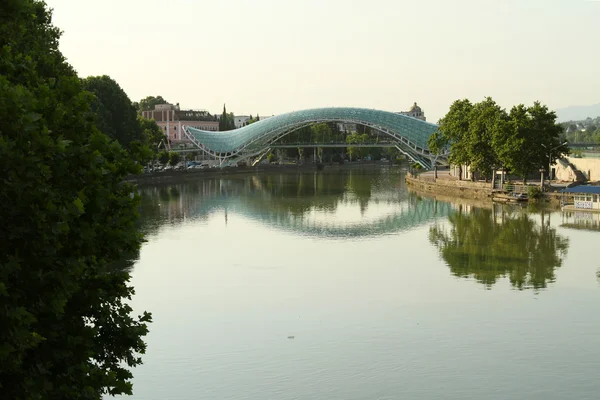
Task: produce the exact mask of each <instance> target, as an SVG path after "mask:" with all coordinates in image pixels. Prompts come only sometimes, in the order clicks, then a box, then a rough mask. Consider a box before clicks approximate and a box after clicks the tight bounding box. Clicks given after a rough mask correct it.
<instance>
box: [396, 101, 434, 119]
mask: <svg viewBox="0 0 600 400" xmlns="http://www.w3.org/2000/svg"><path fill="white" fill-rule="evenodd" d="M398 114H402V115H407V116H409V117H413V118H418V119H420V120H423V121H427V119H425V113H424V112H423V110H421V107H419V106H418V105H417V102H415V104H413V105H412V107H411V108H410V109H409V110H408V111H399V112H398Z"/></svg>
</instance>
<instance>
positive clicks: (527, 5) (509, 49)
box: [46, 0, 600, 122]
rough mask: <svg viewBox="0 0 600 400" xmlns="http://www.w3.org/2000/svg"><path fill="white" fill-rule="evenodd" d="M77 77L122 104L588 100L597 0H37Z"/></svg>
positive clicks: (595, 69) (596, 95)
mask: <svg viewBox="0 0 600 400" xmlns="http://www.w3.org/2000/svg"><path fill="white" fill-rule="evenodd" d="M46 2H47V4H48V6H49V7H50V8H53V9H54V24H55V25H56V26H58V27H59V28H60V29H61V30H62V31H63V32H64V33H63V36H62V38H61V41H60V49H61V51H62V52H63V54H64V55H65V56H66V57H67V59H68V61H69V62H70V63H71V64H72V65H73V67H74V68H75V69H76V70H77V72H78V74H79V75H80V76H81V77H86V76H90V75H109V76H110V77H112V78H113V79H115V80H116V81H117V82H118V83H119V84H120V85H121V87H122V88H123V89H124V90H125V92H126V93H127V94H128V95H129V97H130V98H131V100H132V101H138V100H140V99H141V98H144V97H146V96H149V95H153V96H156V95H162V96H163V97H164V98H165V99H167V100H168V101H169V102H171V103H179V104H180V106H181V107H182V108H186V109H187V108H193V109H205V110H208V111H210V112H211V113H220V112H221V110H222V108H223V104H224V103H226V104H227V110H228V111H233V112H234V113H235V114H236V115H248V114H253V115H255V114H256V113H259V114H260V115H273V114H275V115H277V114H282V113H284V112H289V111H294V110H301V109H306V108H313V107H325V106H348V107H366V108H375V109H381V110H388V111H404V110H407V109H408V108H409V107H410V106H411V105H412V104H413V103H414V102H417V103H418V104H419V105H420V106H421V107H422V108H423V111H424V112H425V116H426V117H427V120H428V121H431V122H437V120H438V119H439V118H441V117H443V116H444V114H445V113H446V112H447V111H448V108H449V106H450V104H452V102H453V101H454V100H457V99H463V98H469V99H471V100H472V101H480V100H482V99H483V98H484V97H486V96H491V97H492V98H494V100H496V101H497V102H498V103H499V104H500V105H501V106H503V107H506V108H507V109H509V108H510V107H511V106H512V105H514V104H519V103H524V104H531V103H532V102H534V101H536V100H538V101H541V102H542V103H544V104H546V105H548V107H550V108H551V109H557V108H562V107H566V106H571V105H587V104H597V103H600V23H599V22H598V21H600V0H598V1H596V0H413V1H406V0H370V1H355V0H212V1H206V0H168V1H167V0H162V1H159V0H143V1H142V0H120V1H116V0H104V1H99V0H78V1H73V0H46Z"/></svg>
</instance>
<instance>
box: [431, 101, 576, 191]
mask: <svg viewBox="0 0 600 400" xmlns="http://www.w3.org/2000/svg"><path fill="white" fill-rule="evenodd" d="M562 133H563V127H562V126H561V125H560V124H558V123H557V122H556V114H555V112H554V111H550V110H548V107H546V106H545V105H542V104H540V103H539V102H535V103H533V105H532V106H529V107H527V106H525V105H523V104H519V105H516V106H513V107H512V108H511V109H510V111H509V112H507V111H506V110H505V109H503V108H502V107H500V106H499V105H498V104H497V103H496V102H495V101H494V100H493V99H492V98H491V97H488V98H486V99H484V100H483V101H481V102H479V103H471V102H470V101H469V100H468V99H463V100H456V101H455V102H454V103H452V105H451V106H450V110H449V111H448V113H447V114H446V115H445V116H444V117H443V118H442V119H441V120H440V121H439V129H438V131H437V132H435V133H434V134H433V135H432V136H431V137H430V138H429V142H428V145H429V148H430V150H431V151H432V152H434V153H436V154H441V153H443V152H444V151H449V161H450V163H451V164H454V165H459V166H468V167H469V168H470V169H471V171H472V172H474V173H475V174H477V175H479V176H481V177H483V178H486V179H488V178H490V177H491V176H492V174H493V173H494V170H497V169H499V168H503V169H505V170H506V171H508V172H509V173H512V174H515V175H517V176H520V177H522V178H523V179H526V178H527V176H529V175H530V174H531V173H533V172H537V171H539V169H540V168H546V169H547V168H548V165H549V164H550V163H554V161H555V160H557V159H558V158H560V157H562V156H564V155H565V154H568V153H569V148H568V144H566V143H564V142H563V141H562V140H561V139H562V136H561V135H562Z"/></svg>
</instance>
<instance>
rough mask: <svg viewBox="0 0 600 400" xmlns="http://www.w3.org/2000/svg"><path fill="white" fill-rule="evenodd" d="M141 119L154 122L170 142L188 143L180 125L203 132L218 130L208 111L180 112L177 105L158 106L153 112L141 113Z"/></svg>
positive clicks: (217, 123)
mask: <svg viewBox="0 0 600 400" xmlns="http://www.w3.org/2000/svg"><path fill="white" fill-rule="evenodd" d="M142 117H144V118H147V119H153V120H154V121H156V123H157V124H158V126H160V127H161V129H162V130H163V132H164V134H165V136H167V137H168V138H169V140H170V141H171V142H178V143H186V142H189V140H188V139H187V138H186V137H185V135H184V134H183V131H182V130H181V126H182V125H187V126H191V127H194V128H197V129H202V130H205V131H218V130H219V121H217V118H216V117H214V116H213V115H211V114H210V113H209V112H208V111H204V110H180V109H179V104H177V105H173V104H158V105H156V106H155V107H154V110H150V111H142Z"/></svg>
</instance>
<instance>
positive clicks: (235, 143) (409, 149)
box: [182, 107, 438, 169]
mask: <svg viewBox="0 0 600 400" xmlns="http://www.w3.org/2000/svg"><path fill="white" fill-rule="evenodd" d="M320 122H342V123H354V124H360V125H365V126H368V127H371V128H373V129H376V130H378V131H380V132H383V133H385V134H387V135H388V136H390V138H391V139H392V141H393V142H394V144H395V147H396V148H397V149H398V150H399V151H400V152H401V153H403V154H405V155H406V156H407V157H409V158H410V159H411V160H413V161H414V162H417V163H419V164H421V165H422V166H423V167H424V168H427V169H431V168H433V166H434V165H435V163H436V160H437V158H438V156H437V155H434V154H431V153H430V151H429V148H428V146H427V140H428V139H429V137H430V136H431V135H432V134H433V133H434V132H435V131H437V129H438V126H437V125H436V124H432V123H430V122H426V121H422V120H420V119H417V118H413V117H408V116H406V115H402V114H396V113H393V112H389V111H381V110H372V109H366V108H351V107H331V108H314V109H309V110H302V111H294V112H290V113H286V114H281V115H277V116H274V117H270V118H267V119H264V120H261V121H258V122H255V123H253V124H250V125H247V126H244V127H242V128H239V129H235V130H232V131H227V132H212V131H203V130H200V129H196V128H193V127H190V126H186V125H184V126H183V127H182V129H183V132H184V135H185V136H186V137H187V138H188V139H189V140H190V141H191V142H192V143H193V144H194V145H195V146H196V147H198V148H199V149H200V150H202V151H203V152H205V153H206V154H209V155H210V156H212V157H214V158H216V159H218V160H219V164H220V165H227V164H229V163H231V162H238V161H240V160H244V159H246V158H249V157H254V156H259V155H261V154H264V153H265V152H267V151H269V150H270V145H271V144H273V143H274V142H276V141H277V140H279V139H280V138H282V137H283V136H285V135H287V134H289V133H291V132H294V131H296V130H298V129H300V128H303V127H305V126H308V125H312V124H316V123H320Z"/></svg>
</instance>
